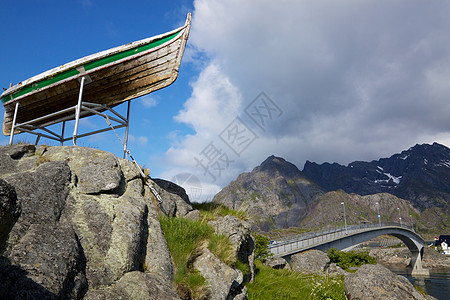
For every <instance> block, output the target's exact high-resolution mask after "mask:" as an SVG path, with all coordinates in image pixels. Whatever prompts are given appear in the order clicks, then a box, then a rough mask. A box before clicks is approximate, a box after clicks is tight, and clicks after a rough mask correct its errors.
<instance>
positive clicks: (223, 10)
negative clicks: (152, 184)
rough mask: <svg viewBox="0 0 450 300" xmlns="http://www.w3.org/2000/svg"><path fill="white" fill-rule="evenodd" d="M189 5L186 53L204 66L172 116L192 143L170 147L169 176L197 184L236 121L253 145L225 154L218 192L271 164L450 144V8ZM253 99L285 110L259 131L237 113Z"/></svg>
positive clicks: (200, 1)
mask: <svg viewBox="0 0 450 300" xmlns="http://www.w3.org/2000/svg"><path fill="white" fill-rule="evenodd" d="M194 5H195V13H194V17H193V26H192V32H191V35H190V40H189V43H191V44H192V48H191V49H196V50H197V51H200V52H201V55H200V57H201V58H202V59H204V58H205V57H207V58H209V60H207V61H206V62H205V61H201V64H199V65H200V67H201V68H202V71H201V72H200V75H199V77H198V79H197V80H196V81H195V82H193V83H192V87H193V92H192V95H191V97H190V98H189V99H188V100H187V101H186V103H185V106H184V108H183V110H182V111H181V112H180V113H179V114H178V116H177V117H176V120H177V121H179V122H184V123H186V124H188V125H189V126H191V127H192V128H193V129H194V130H195V134H194V135H188V136H185V137H184V138H181V139H180V137H178V143H177V144H174V146H173V147H172V148H171V149H169V151H167V153H166V160H167V165H168V166H169V169H170V168H171V167H170V166H172V169H173V170H175V169H176V168H181V169H183V168H184V170H189V171H190V172H192V173H195V172H197V173H196V174H198V173H199V168H198V167H197V168H196V166H195V162H194V160H193V157H195V155H198V154H199V153H200V152H201V151H202V150H203V149H204V147H206V146H207V145H208V143H209V142H211V141H213V142H215V143H217V146H218V147H219V146H220V148H221V149H222V150H223V151H224V152H225V151H229V150H227V148H226V145H224V144H223V143H221V140H220V139H219V138H218V136H219V134H220V132H221V131H222V130H223V129H224V128H225V127H226V126H227V125H228V124H229V123H230V122H231V121H232V120H233V118H235V117H236V116H240V117H242V119H243V120H244V121H246V122H249V123H248V124H249V125H250V126H253V127H252V128H253V129H254V130H255V131H256V133H257V134H258V139H257V140H255V142H254V143H253V144H252V145H250V146H249V147H248V148H247V149H246V151H245V152H243V153H242V155H241V156H239V157H237V156H233V159H234V162H233V163H232V164H230V166H229V169H228V170H227V171H224V172H222V175H221V179H220V180H217V181H215V182H214V183H215V184H218V185H219V186H223V185H225V184H227V183H228V182H229V181H230V180H232V179H235V178H236V177H237V175H238V174H239V173H241V172H243V171H249V170H251V168H252V167H254V166H256V165H257V164H259V163H260V162H262V161H263V160H264V159H265V158H266V157H267V156H269V155H271V154H275V155H280V156H283V157H284V158H286V159H287V160H288V161H291V162H293V163H295V164H296V165H297V166H298V167H299V168H300V169H301V168H302V167H303V163H304V162H305V161H306V160H307V159H308V160H312V161H316V162H324V161H330V162H334V161H336V162H339V163H344V164H345V163H349V162H351V161H354V160H372V159H377V158H380V157H384V156H389V155H391V154H393V153H395V152H399V151H401V150H404V149H408V148H409V147H410V146H412V145H414V144H416V143H425V142H433V141H437V142H440V143H443V144H446V145H449V143H448V141H449V136H450V134H449V132H450V118H449V117H448V116H449V113H450V102H449V101H448V99H447V98H448V94H449V91H450V84H449V82H450V80H449V79H450V51H449V50H450V36H449V35H448V34H447V33H448V32H449V30H450V19H449V18H448V17H447V15H446V14H445V12H446V11H448V9H449V8H450V7H449V6H450V3H448V2H442V1H441V2H433V3H425V2H422V1H410V0H403V1H395V2H392V1H375V0H373V1H351V0H349V1H334V0H328V1H306V0H304V1H287V0H286V1H268V0H258V1H256V0H253V1H251V0H249V1H237V0H225V1H219V0H197V1H195V3H194ZM195 57H196V55H191V59H192V60H194V61H195ZM261 91H264V92H265V93H266V94H267V95H268V96H269V97H270V98H271V99H272V100H273V101H274V102H275V103H276V104H277V105H278V106H279V107H280V109H281V110H282V111H283V114H282V115H281V117H280V118H278V119H276V120H275V119H274V120H272V121H271V122H270V124H269V125H268V126H267V128H265V130H264V131H262V130H260V129H259V128H258V127H254V126H255V125H254V124H252V123H251V120H249V119H248V118H246V115H245V113H244V110H245V107H246V106H247V105H248V104H249V103H250V102H251V101H252V100H253V99H254V98H255V97H256V96H257V95H258V94H259V93H260V92H261ZM216 141H217V142H216ZM230 156H231V155H230ZM180 171H181V170H180ZM168 173H170V171H168ZM200 173H202V172H200Z"/></svg>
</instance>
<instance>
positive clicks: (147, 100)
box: [139, 94, 158, 108]
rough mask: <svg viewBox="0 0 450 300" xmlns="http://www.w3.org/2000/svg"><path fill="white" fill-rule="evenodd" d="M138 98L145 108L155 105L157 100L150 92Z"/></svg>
mask: <svg viewBox="0 0 450 300" xmlns="http://www.w3.org/2000/svg"><path fill="white" fill-rule="evenodd" d="M139 99H140V102H141V103H142V105H143V106H144V107H145V108H152V107H155V106H156V105H158V101H157V100H156V99H155V98H154V97H153V95H151V94H148V95H146V96H143V97H141V98H139Z"/></svg>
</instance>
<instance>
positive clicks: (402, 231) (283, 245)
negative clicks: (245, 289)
mask: <svg viewBox="0 0 450 300" xmlns="http://www.w3.org/2000/svg"><path fill="white" fill-rule="evenodd" d="M380 235H391V236H394V237H396V238H398V239H400V240H401V241H402V242H403V243H404V244H405V245H406V246H407V247H408V249H409V251H410V252H411V263H410V265H409V268H408V271H409V272H410V273H411V274H412V275H428V274H429V271H428V270H427V269H423V268H422V258H423V247H424V244H425V241H424V239H423V238H422V237H421V236H420V235H419V234H418V233H416V232H415V231H414V229H413V228H411V227H407V226H405V225H401V224H397V223H384V224H376V225H375V224H361V225H354V226H348V227H339V228H335V229H332V230H326V231H320V232H310V233H306V234H302V235H297V236H295V237H290V238H288V239H283V240H278V241H274V242H273V243H272V244H271V245H269V251H270V252H271V253H272V254H273V255H274V257H282V258H284V259H286V260H287V261H288V262H289V261H290V258H291V256H292V255H294V254H297V253H300V252H304V251H307V250H311V249H317V250H321V251H326V250H328V249H330V248H335V249H338V250H343V251H346V250H350V249H352V248H353V247H355V246H356V245H358V244H360V243H362V242H365V241H368V240H370V239H373V238H375V237H377V236H380Z"/></svg>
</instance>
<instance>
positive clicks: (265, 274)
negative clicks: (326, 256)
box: [247, 260, 346, 300]
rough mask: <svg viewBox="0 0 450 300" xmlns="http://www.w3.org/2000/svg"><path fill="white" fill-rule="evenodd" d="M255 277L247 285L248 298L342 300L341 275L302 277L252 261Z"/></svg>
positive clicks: (301, 275) (343, 293) (342, 280)
mask: <svg viewBox="0 0 450 300" xmlns="http://www.w3.org/2000/svg"><path fill="white" fill-rule="evenodd" d="M256 268H257V269H256V272H257V273H256V277H255V281H254V282H253V283H250V284H247V289H248V298H249V299H250V300H252V299H255V300H256V299H258V300H260V299H346V297H345V290H344V279H343V276H339V277H329V276H326V275H323V276H319V275H305V274H302V273H297V272H292V271H289V270H275V269H272V268H270V267H267V266H264V265H263V264H262V263H261V262H260V261H258V260H257V261H256Z"/></svg>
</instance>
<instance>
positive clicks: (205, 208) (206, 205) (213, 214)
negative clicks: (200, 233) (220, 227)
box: [192, 202, 248, 221]
mask: <svg viewBox="0 0 450 300" xmlns="http://www.w3.org/2000/svg"><path fill="white" fill-rule="evenodd" d="M192 207H193V208H194V209H198V210H199V211H200V214H201V216H202V219H203V220H204V221H209V220H214V219H217V218H220V217H224V216H226V215H232V216H235V217H236V218H238V219H239V220H241V221H244V220H248V216H247V214H246V212H245V211H243V210H234V209H231V208H228V207H226V206H225V205H223V204H221V203H216V202H203V203H192Z"/></svg>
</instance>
